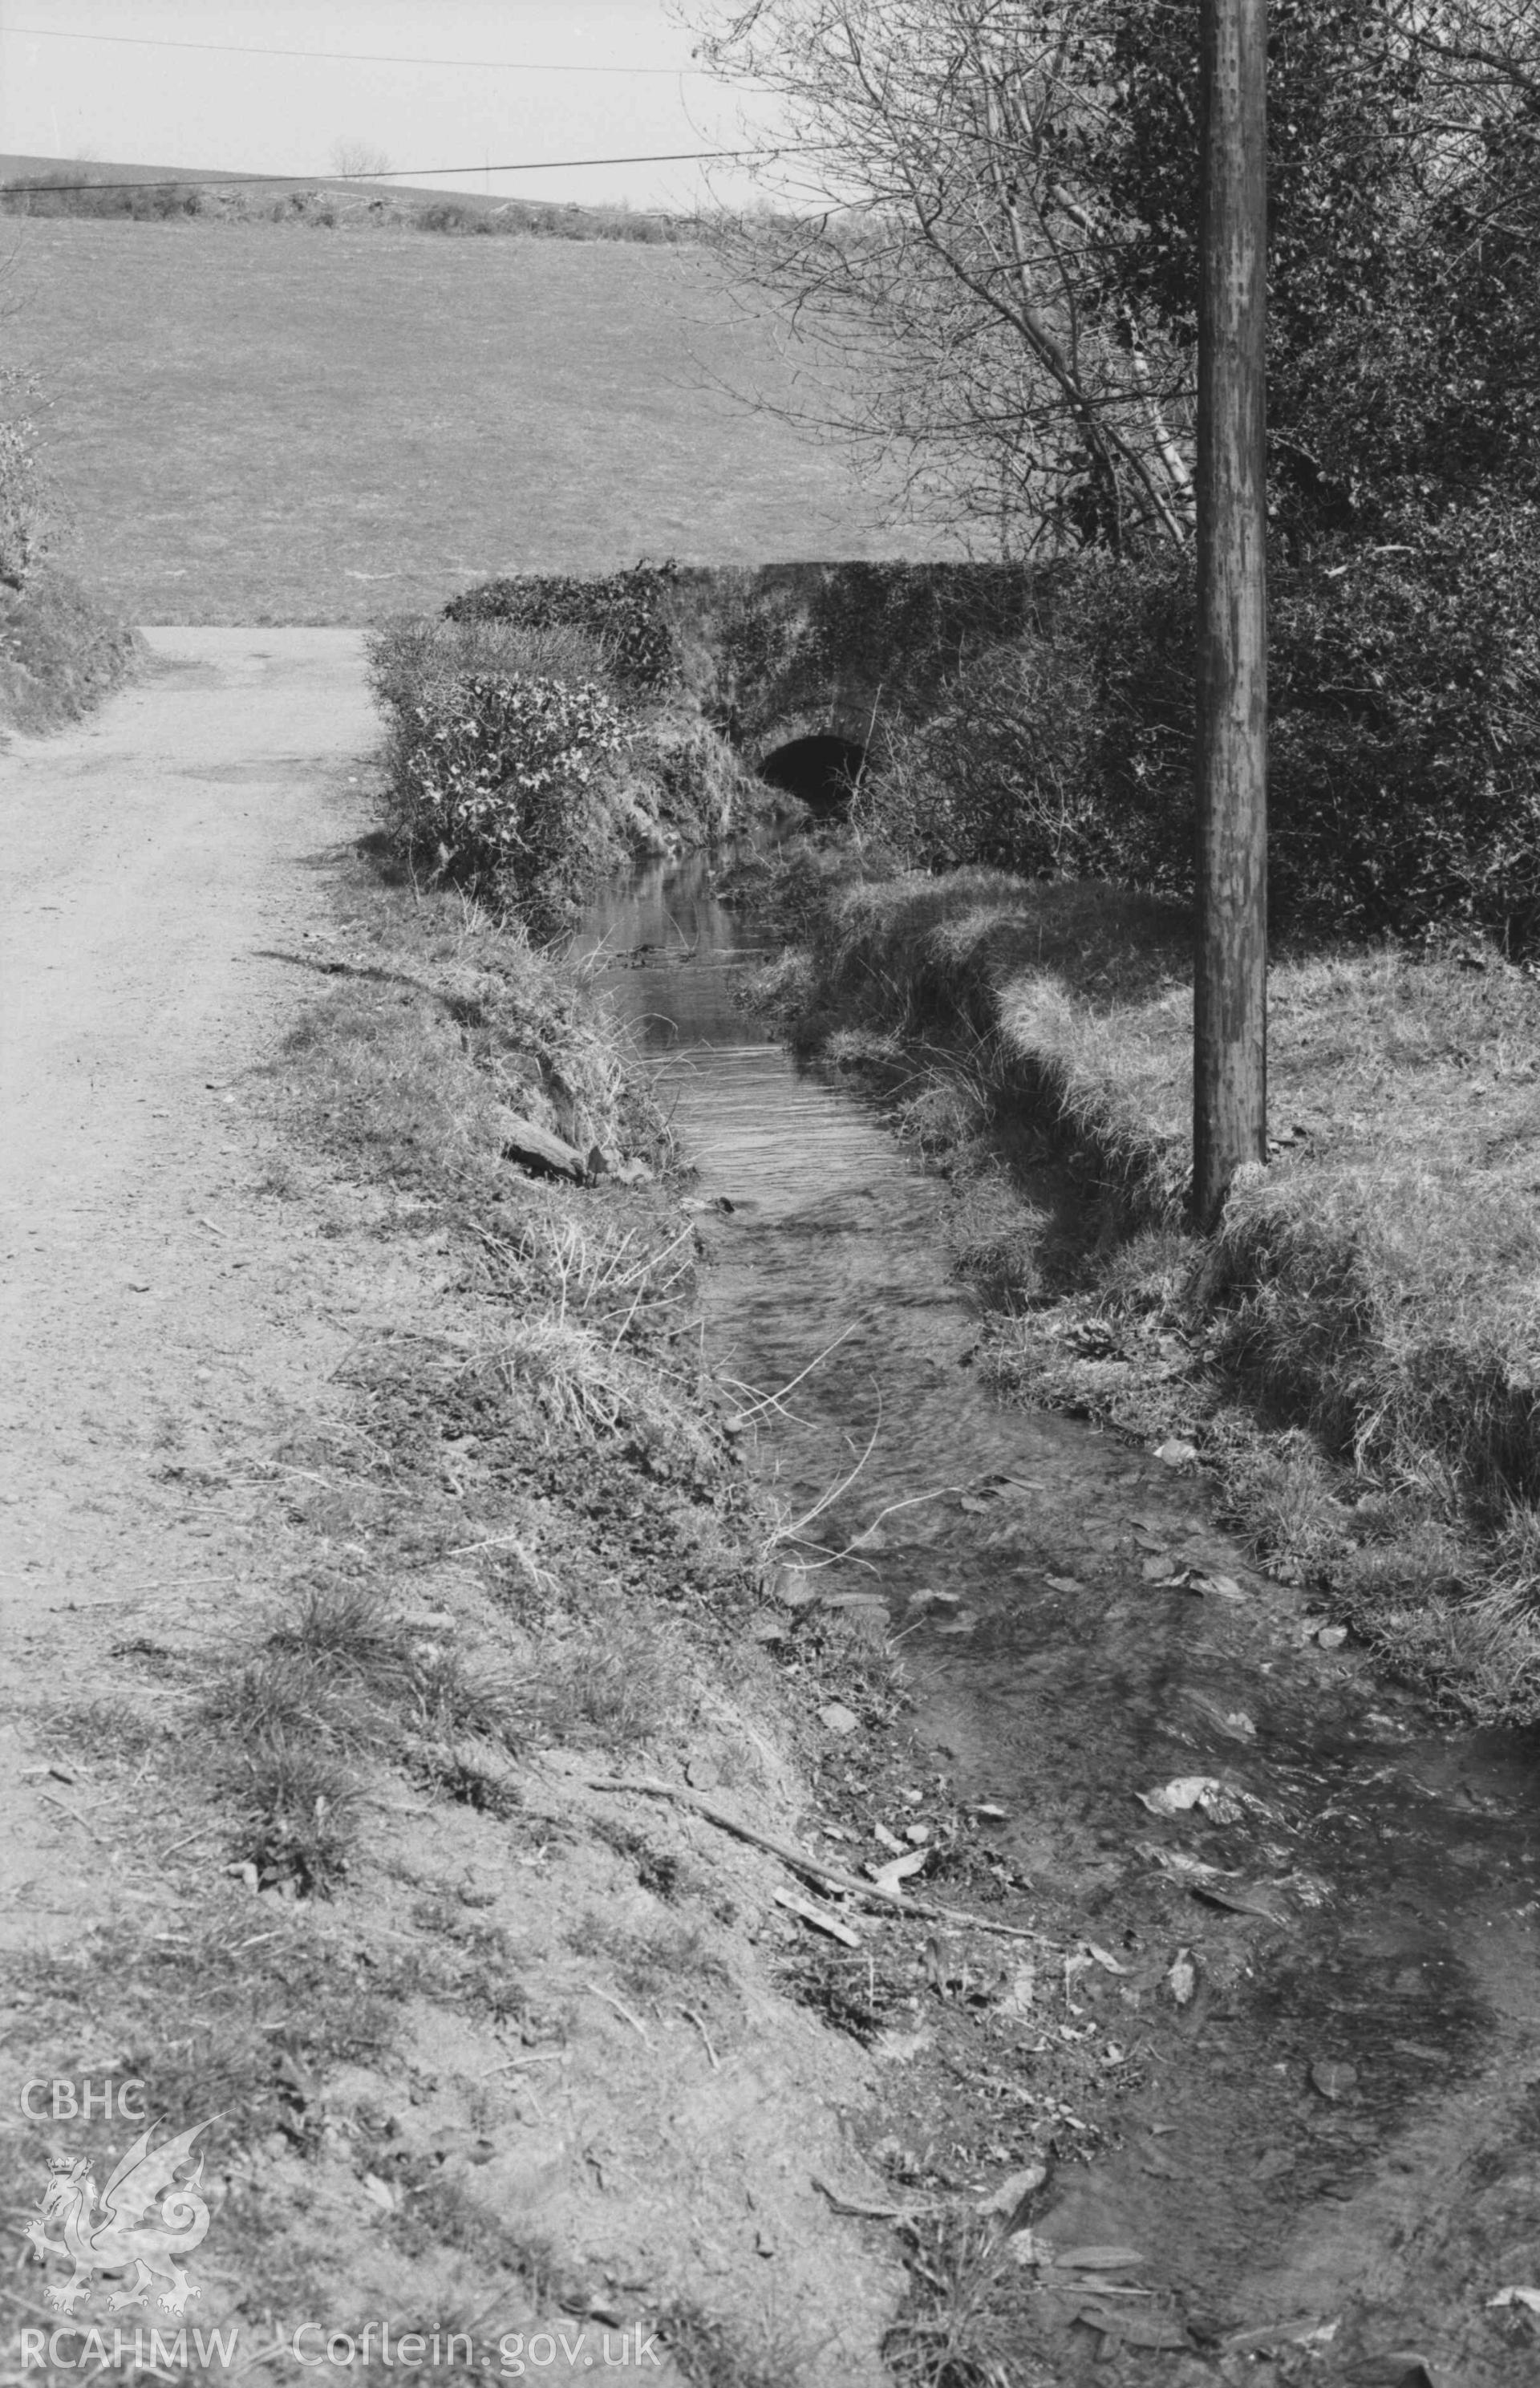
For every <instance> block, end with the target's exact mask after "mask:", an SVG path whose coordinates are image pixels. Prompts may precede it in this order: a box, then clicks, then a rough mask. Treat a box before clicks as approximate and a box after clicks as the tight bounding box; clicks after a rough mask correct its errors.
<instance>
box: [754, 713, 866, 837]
mask: <svg viewBox="0 0 1540 2388" xmlns="http://www.w3.org/2000/svg"><path fill="white" fill-rule="evenodd" d="M865 761H866V749H865V747H864V746H859V745H858V744H857V743H856V741H855V740H854V739H853V738H836V737H835V736H834V732H833V731H832V730H821V731H820V732H819V733H818V735H817V736H816V737H812V738H794V739H792V740H791V741H790V743H788V744H786V745H784V746H778V747H777V748H776V750H775V752H774V754H773V755H767V756H766V757H765V759H764V761H763V762H762V763H761V764H760V766H759V777H760V778H761V779H762V780H765V781H768V782H769V783H770V786H771V787H772V788H783V789H784V791H785V793H786V794H787V795H788V796H799V797H800V798H801V800H802V802H803V803H804V804H805V805H806V806H807V807H808V810H809V812H814V813H817V814H819V815H820V816H821V817H827V816H828V815H830V814H832V813H842V812H845V811H846V810H847V809H848V807H849V803H850V798H851V796H852V795H853V794H854V793H855V788H856V782H857V781H858V780H859V777H860V774H861V768H862V766H863V764H864V763H865Z"/></svg>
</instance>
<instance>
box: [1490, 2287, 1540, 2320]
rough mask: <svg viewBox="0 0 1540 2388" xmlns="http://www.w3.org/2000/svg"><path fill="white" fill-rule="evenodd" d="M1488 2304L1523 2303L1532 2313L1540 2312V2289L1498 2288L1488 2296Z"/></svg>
mask: <svg viewBox="0 0 1540 2388" xmlns="http://www.w3.org/2000/svg"><path fill="white" fill-rule="evenodd" d="M1486 2302H1487V2304H1488V2305H1525V2306H1527V2307H1528V2309H1529V2311H1530V2312H1531V2313H1533V2314H1540V2289H1499V2290H1498V2292H1497V2293H1496V2295H1495V2297H1488V2298H1487V2301H1486Z"/></svg>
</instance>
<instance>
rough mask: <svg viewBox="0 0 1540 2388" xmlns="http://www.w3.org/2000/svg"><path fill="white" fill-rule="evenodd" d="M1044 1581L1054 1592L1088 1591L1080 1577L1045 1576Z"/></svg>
mask: <svg viewBox="0 0 1540 2388" xmlns="http://www.w3.org/2000/svg"><path fill="white" fill-rule="evenodd" d="M1043 1581H1044V1582H1045V1583H1046V1584H1048V1585H1049V1586H1050V1588H1051V1589H1052V1590H1053V1591H1054V1592H1084V1591H1085V1589H1086V1587H1085V1585H1084V1584H1083V1583H1082V1582H1081V1581H1080V1579H1079V1578H1078V1576H1073V1575H1045V1576H1044V1578H1043Z"/></svg>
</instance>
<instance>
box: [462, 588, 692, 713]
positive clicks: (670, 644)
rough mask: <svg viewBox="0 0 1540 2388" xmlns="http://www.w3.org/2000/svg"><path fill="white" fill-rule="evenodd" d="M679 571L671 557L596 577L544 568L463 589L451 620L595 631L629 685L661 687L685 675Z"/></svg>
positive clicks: (641, 689)
mask: <svg viewBox="0 0 1540 2388" xmlns="http://www.w3.org/2000/svg"><path fill="white" fill-rule="evenodd" d="M675 578H677V566H676V565H673V564H671V563H664V564H637V565H632V566H631V568H630V571H627V572H612V573H610V574H608V575H607V576H605V577H604V578H595V579H579V578H577V577H576V576H571V575H565V574H555V573H551V574H545V575H541V577H539V578H528V579H519V580H488V581H484V582H482V583H481V585H480V586H479V587H478V588H475V589H466V590H463V591H461V593H460V595H459V596H458V597H452V598H451V600H450V602H449V603H448V604H447V605H446V606H445V608H444V613H445V616H447V618H448V619H449V620H450V621H452V622H510V623H515V624H517V625H518V626H519V627H520V628H521V629H529V630H548V629H557V628H559V627H560V628H572V629H583V630H588V631H591V632H592V634H593V636H594V637H596V638H597V639H598V640H599V641H600V643H601V645H602V647H603V650H604V656H605V668H606V669H607V671H608V672H609V673H610V675H611V676H612V678H613V679H615V680H617V681H618V682H619V684H620V685H621V687H622V688H624V689H625V690H627V691H628V692H636V693H638V694H656V693H658V692H661V691H662V690H664V689H666V688H668V687H669V686H670V685H671V684H672V683H673V682H675V681H676V680H678V679H679V678H680V674H681V656H680V652H679V646H678V641H677V640H676V638H675V635H674V630H673V628H672V625H671V623H670V620H669V617H668V609H667V603H666V600H667V595H668V591H669V589H670V587H671V585H672V583H673V581H674V580H675Z"/></svg>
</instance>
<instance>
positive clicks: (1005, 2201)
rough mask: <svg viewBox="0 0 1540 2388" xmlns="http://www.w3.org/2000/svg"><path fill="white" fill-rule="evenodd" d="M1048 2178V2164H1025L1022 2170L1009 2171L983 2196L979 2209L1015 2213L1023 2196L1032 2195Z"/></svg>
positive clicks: (996, 2212) (998, 2212) (980, 2210)
mask: <svg viewBox="0 0 1540 2388" xmlns="http://www.w3.org/2000/svg"><path fill="white" fill-rule="evenodd" d="M1047 2178H1048V2166H1047V2165H1043V2164H1030V2165H1025V2166H1023V2168H1022V2170H1021V2171H1020V2172H1013V2173H1008V2174H1007V2176H1006V2178H1004V2180H1002V2181H1001V2182H1000V2184H999V2187H998V2188H997V2189H992V2190H991V2191H990V2192H989V2194H988V2196H987V2197H981V2198H980V2200H979V2204H978V2210H979V2212H980V2213H981V2214H1014V2212H1015V2211H1016V2208H1017V2206H1018V2205H1020V2204H1021V2202H1022V2200H1023V2198H1024V2197H1030V2196H1031V2194H1032V2192H1033V2191H1034V2190H1035V2189H1041V2187H1042V2185H1043V2183H1044V2181H1045V2180H1046V2179H1047Z"/></svg>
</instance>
